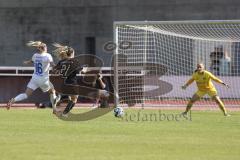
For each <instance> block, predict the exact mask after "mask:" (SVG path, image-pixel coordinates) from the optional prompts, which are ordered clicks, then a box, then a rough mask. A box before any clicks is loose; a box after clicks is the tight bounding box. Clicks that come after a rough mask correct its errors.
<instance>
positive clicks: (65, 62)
mask: <svg viewBox="0 0 240 160" xmlns="http://www.w3.org/2000/svg"><path fill="white" fill-rule="evenodd" d="M54 46H55V47H56V49H55V50H54V51H53V53H54V54H55V55H57V56H58V58H59V59H60V61H59V62H58V64H57V65H56V66H55V67H54V70H55V71H59V72H60V75H61V76H62V78H64V85H65V86H68V85H69V86H74V85H77V84H78V82H77V81H78V79H77V74H78V73H79V72H80V71H81V70H82V69H83V67H82V66H79V65H78V64H76V63H74V59H73V58H74V49H73V48H72V47H68V46H62V45H60V44H57V43H55V44H54ZM59 99H60V97H58V100H59ZM77 99H78V95H69V102H68V104H67V106H66V108H65V109H64V111H63V112H62V116H64V117H67V114H68V113H69V112H70V110H71V109H72V108H73V107H74V105H75V104H76V102H77Z"/></svg>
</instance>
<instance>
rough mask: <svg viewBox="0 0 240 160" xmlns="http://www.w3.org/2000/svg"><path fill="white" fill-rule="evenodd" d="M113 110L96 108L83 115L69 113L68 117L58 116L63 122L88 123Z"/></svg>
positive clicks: (110, 108)
mask: <svg viewBox="0 0 240 160" xmlns="http://www.w3.org/2000/svg"><path fill="white" fill-rule="evenodd" d="M113 109H114V108H113V107H108V108H96V109H93V110H91V111H88V112H84V113H71V112H70V113H69V114H68V117H63V116H58V118H59V119H61V120H63V121H89V120H92V119H95V118H98V117H101V116H102V115H105V114H107V113H108V112H111V111H112V110H113Z"/></svg>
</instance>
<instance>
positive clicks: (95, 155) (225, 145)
mask: <svg viewBox="0 0 240 160" xmlns="http://www.w3.org/2000/svg"><path fill="white" fill-rule="evenodd" d="M82 111H85V110H83V109H80V110H79V109H78V110H74V112H82ZM125 112H126V115H125V117H123V119H120V118H115V117H114V116H113V114H112V112H111V113H108V114H106V115H104V116H102V117H99V118H97V119H94V120H91V121H86V122H67V121H62V120H59V119H58V118H56V117H55V116H53V115H52V113H51V110H50V109H43V110H41V109H35V110H29V109H28V110H24V109H12V110H10V111H7V110H5V109H0V153H1V154H0V159H2V160H77V159H81V160H95V159H96V160H108V159H109V160H160V159H164V160H224V159H226V160H239V159H240V112H231V114H232V116H231V117H224V116H223V115H222V113H221V112H220V111H193V112H192V114H191V117H187V118H183V117H182V119H177V120H176V119H173V118H172V117H168V118H169V119H165V120H164V119H159V117H157V118H156V117H154V116H153V117H150V115H152V114H153V115H154V114H156V115H159V111H158V110H146V109H145V110H141V111H140V110H137V109H126V110H125ZM180 112H181V111H161V114H166V115H168V116H169V115H173V116H174V115H177V114H179V113H180ZM139 114H140V116H139ZM148 116H149V117H148ZM190 118H191V119H190Z"/></svg>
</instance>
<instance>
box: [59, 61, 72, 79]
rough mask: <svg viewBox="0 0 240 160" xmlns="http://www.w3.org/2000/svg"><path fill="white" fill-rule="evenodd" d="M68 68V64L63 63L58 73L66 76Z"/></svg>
mask: <svg viewBox="0 0 240 160" xmlns="http://www.w3.org/2000/svg"><path fill="white" fill-rule="evenodd" d="M69 68H70V65H69V64H68V65H67V64H63V65H62V68H61V71H60V73H61V74H62V75H63V77H67V74H68V70H69Z"/></svg>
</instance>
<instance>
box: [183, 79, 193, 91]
mask: <svg viewBox="0 0 240 160" xmlns="http://www.w3.org/2000/svg"><path fill="white" fill-rule="evenodd" d="M193 82H194V78H191V79H189V80H188V81H187V83H186V84H185V85H183V86H182V89H186V88H187V87H188V86H189V85H190V84H192V83H193Z"/></svg>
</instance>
